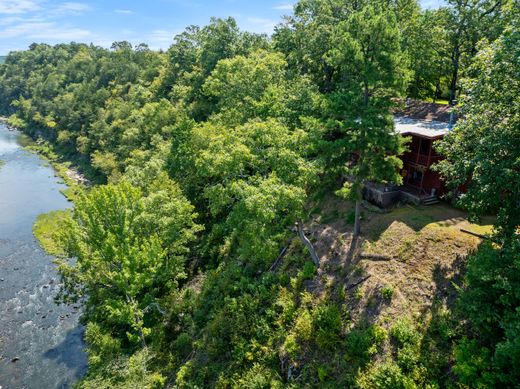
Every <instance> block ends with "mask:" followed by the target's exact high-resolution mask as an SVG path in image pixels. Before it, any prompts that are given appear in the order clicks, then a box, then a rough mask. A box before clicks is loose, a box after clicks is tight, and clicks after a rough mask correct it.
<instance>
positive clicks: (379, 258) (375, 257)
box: [359, 253, 393, 261]
mask: <svg viewBox="0 0 520 389" xmlns="http://www.w3.org/2000/svg"><path fill="white" fill-rule="evenodd" d="M359 258H361V259H371V260H373V261H391V260H392V259H393V258H392V257H389V256H388V255H381V254H369V253H361V254H359Z"/></svg>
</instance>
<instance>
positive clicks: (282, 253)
mask: <svg viewBox="0 0 520 389" xmlns="http://www.w3.org/2000/svg"><path fill="white" fill-rule="evenodd" d="M288 249H289V246H285V247H284V248H283V249H282V251H281V252H280V255H278V258H276V261H274V262H273V264H272V265H271V267H270V268H269V270H268V271H273V270H274V269H276V268H277V267H278V264H279V263H280V261H281V260H282V258H283V257H284V256H285V253H286V252H287V250H288Z"/></svg>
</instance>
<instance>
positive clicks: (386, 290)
mask: <svg viewBox="0 0 520 389" xmlns="http://www.w3.org/2000/svg"><path fill="white" fill-rule="evenodd" d="M381 295H382V296H383V298H384V299H385V300H388V301H390V300H392V297H393V295H394V288H392V287H391V286H389V285H386V286H383V287H382V288H381Z"/></svg>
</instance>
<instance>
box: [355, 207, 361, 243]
mask: <svg viewBox="0 0 520 389" xmlns="http://www.w3.org/2000/svg"><path fill="white" fill-rule="evenodd" d="M360 233H361V199H357V200H356V220H355V221H354V237H358V236H359V234H360Z"/></svg>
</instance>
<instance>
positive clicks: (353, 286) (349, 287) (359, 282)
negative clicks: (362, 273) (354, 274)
mask: <svg viewBox="0 0 520 389" xmlns="http://www.w3.org/2000/svg"><path fill="white" fill-rule="evenodd" d="M370 277H372V276H371V275H368V276H366V277H365V278H363V279H361V280H360V281H358V282H356V283H355V284H352V285H350V286H347V289H346V290H350V289H354V288H355V287H356V286H358V285H359V284H362V283H363V282H365V281H366V280H368V279H369V278H370Z"/></svg>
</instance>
